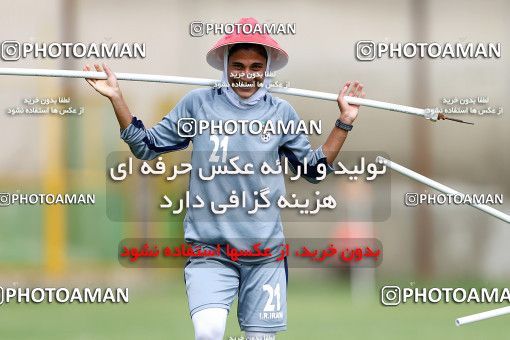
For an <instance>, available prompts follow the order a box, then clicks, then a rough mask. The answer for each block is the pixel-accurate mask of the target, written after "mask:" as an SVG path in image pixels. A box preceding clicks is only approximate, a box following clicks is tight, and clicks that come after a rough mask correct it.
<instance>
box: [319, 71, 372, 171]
mask: <svg viewBox="0 0 510 340" xmlns="http://www.w3.org/2000/svg"><path fill="white" fill-rule="evenodd" d="M351 84H352V83H351V82H350V81H348V82H347V83H345V85H344V87H343V88H342V90H341V91H340V94H339V95H338V99H337V103H338V108H339V109H340V117H339V119H340V120H341V121H342V123H344V124H349V125H352V123H353V122H354V120H355V119H356V117H357V116H358V109H359V105H352V104H349V103H347V101H345V99H344V96H345V95H346V94H347V93H348V91H349V87H351ZM349 95H350V96H351V97H361V98H364V97H365V92H363V84H360V83H359V82H358V81H355V82H354V84H353V85H352V87H351V92H350V94H349ZM347 134H348V132H347V131H345V130H342V129H340V128H337V127H336V126H335V127H333V130H331V133H330V134H329V136H328V138H327V139H326V142H325V143H324V144H323V146H322V150H323V151H324V154H325V155H326V158H327V162H328V164H332V163H333V162H334V161H335V159H336V156H338V153H339V152H340V149H341V148H342V145H343V144H344V142H345V139H346V138H347Z"/></svg>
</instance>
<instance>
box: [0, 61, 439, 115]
mask: <svg viewBox="0 0 510 340" xmlns="http://www.w3.org/2000/svg"><path fill="white" fill-rule="evenodd" d="M0 75H12V76H38V77H67V78H92V79H106V78H107V76H106V73H104V72H95V71H73V70H48V69H30V68H0ZM115 76H116V77H117V79H119V80H130V81H146V82H156V83H172V84H184V85H199V86H215V85H216V84H218V83H219V81H218V80H215V79H206V78H192V77H178V76H165V75H157V74H138V73H115ZM269 91H271V92H274V93H280V94H287V95H291V96H299V97H307V98H315V99H322V100H330V101H336V100H337V98H338V95H337V94H334V93H326V92H319V91H310V90H303V89H295V88H284V87H272V88H270V89H269ZM344 98H345V100H346V101H347V102H348V103H349V104H355V105H363V106H368V107H373V108H377V109H383V110H389V111H397V112H402V113H407V114H411V115H416V116H421V117H423V118H426V119H429V120H431V121H436V120H437V119H438V114H437V113H434V112H432V111H431V110H426V109H420V108H416V107H410V106H404V105H398V104H392V103H386V102H381V101H377V100H371V99H365V98H357V97H350V96H345V97H344Z"/></svg>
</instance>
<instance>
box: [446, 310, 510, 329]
mask: <svg viewBox="0 0 510 340" xmlns="http://www.w3.org/2000/svg"><path fill="white" fill-rule="evenodd" d="M505 314H510V306H509V307H503V308H498V309H493V310H489V311H487V312H482V313H478V314H473V315H468V316H464V317H462V318H458V319H457V320H455V324H456V325H457V326H462V325H465V324H468V323H472V322H477V321H481V320H486V319H490V318H494V317H496V316H501V315H505Z"/></svg>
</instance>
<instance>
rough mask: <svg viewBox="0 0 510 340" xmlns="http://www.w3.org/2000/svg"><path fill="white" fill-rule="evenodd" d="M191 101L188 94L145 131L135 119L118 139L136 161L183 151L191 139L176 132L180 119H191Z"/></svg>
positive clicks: (141, 124) (140, 122)
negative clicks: (121, 140)
mask: <svg viewBox="0 0 510 340" xmlns="http://www.w3.org/2000/svg"><path fill="white" fill-rule="evenodd" d="M192 111H193V100H192V96H191V95H190V94H187V95H186V96H184V97H183V98H182V99H181V100H180V101H179V102H178V103H177V105H176V106H175V107H174V108H173V109H172V111H170V113H168V114H167V115H166V116H165V117H164V118H163V119H162V120H161V121H160V122H159V123H158V124H156V125H154V126H153V127H152V128H149V129H146V128H145V126H144V125H143V122H142V121H141V120H139V119H138V118H136V117H133V120H132V121H131V123H130V124H129V125H128V127H127V128H125V129H124V130H122V131H121V134H120V137H121V138H122V139H123V140H124V141H125V142H126V143H127V144H128V145H129V148H130V149H131V152H133V155H135V157H136V158H138V159H144V160H150V159H154V158H156V157H157V156H159V155H161V154H163V153H166V152H171V151H177V150H181V149H185V148H187V147H188V145H189V143H190V142H191V137H187V136H185V134H184V133H180V132H179V131H178V128H179V121H180V120H181V119H184V120H190V119H192V117H193V116H192Z"/></svg>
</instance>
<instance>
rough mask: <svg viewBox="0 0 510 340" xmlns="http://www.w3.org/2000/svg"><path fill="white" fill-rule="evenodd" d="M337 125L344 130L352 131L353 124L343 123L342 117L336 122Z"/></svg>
mask: <svg viewBox="0 0 510 340" xmlns="http://www.w3.org/2000/svg"><path fill="white" fill-rule="evenodd" d="M335 126H336V127H337V128H339V129H342V130H344V131H351V130H352V125H350V124H345V123H343V122H342V121H341V120H340V119H337V120H336V122H335Z"/></svg>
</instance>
